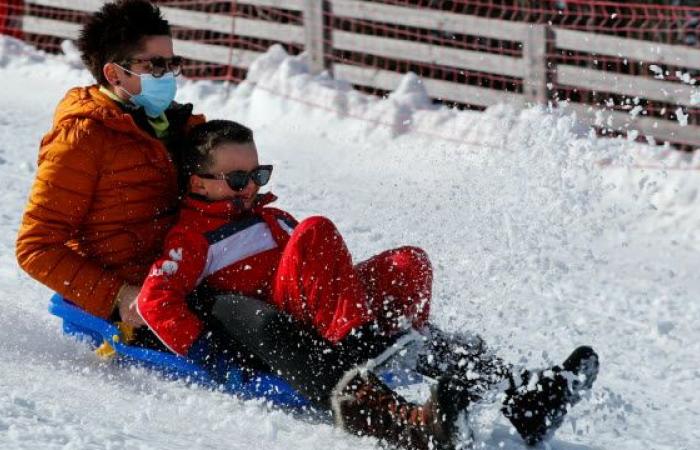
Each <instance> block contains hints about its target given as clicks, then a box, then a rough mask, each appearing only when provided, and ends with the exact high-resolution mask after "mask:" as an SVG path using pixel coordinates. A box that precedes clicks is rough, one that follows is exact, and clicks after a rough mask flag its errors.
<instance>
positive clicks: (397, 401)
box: [331, 369, 464, 450]
mask: <svg viewBox="0 0 700 450" xmlns="http://www.w3.org/2000/svg"><path fill="white" fill-rule="evenodd" d="M443 391H444V389H441V387H440V385H439V384H438V385H437V386H435V387H434V389H433V390H432V392H431V398H430V399H429V400H428V401H427V402H426V403H425V404H423V405H417V404H415V403H410V402H408V401H406V400H405V399H404V398H403V397H401V396H400V395H398V394H397V393H395V392H394V391H392V390H391V389H390V388H389V387H387V386H386V385H385V384H383V383H382V382H381V381H380V380H379V378H377V377H376V376H375V375H374V374H373V373H371V372H368V371H361V370H360V369H353V370H352V371H349V372H348V373H347V374H346V375H345V376H344V377H343V379H342V380H341V381H340V382H339V383H338V386H336V389H335V390H334V392H333V396H332V400H331V406H332V408H333V415H334V419H335V422H336V424H337V425H338V426H340V427H341V428H343V429H345V430H347V431H349V432H351V433H355V434H357V435H360V436H373V437H376V438H378V439H381V440H384V441H386V442H388V443H389V444H391V445H396V446H398V447H401V448H404V449H410V450H429V449H431V450H455V449H458V448H464V447H460V446H459V445H458V443H457V442H456V440H457V434H458V432H457V429H456V422H457V419H458V411H457V410H456V408H455V407H454V406H453V405H452V404H451V402H450V399H449V396H448V395H445V393H444V392H443Z"/></svg>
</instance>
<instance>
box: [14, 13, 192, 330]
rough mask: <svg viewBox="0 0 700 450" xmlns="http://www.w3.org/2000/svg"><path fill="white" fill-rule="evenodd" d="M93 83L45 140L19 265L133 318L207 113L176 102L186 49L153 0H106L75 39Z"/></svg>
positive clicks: (71, 96) (66, 292)
mask: <svg viewBox="0 0 700 450" xmlns="http://www.w3.org/2000/svg"><path fill="white" fill-rule="evenodd" d="M78 45H79V48H80V51H81V53H82V59H83V61H84V63H85V65H86V66H87V68H88V69H89V70H90V72H91V73H92V75H93V76H94V77H95V79H96V80H97V83H98V84H97V85H93V86H89V87H77V88H73V89H71V90H70V91H68V93H67V94H66V96H65V97H64V98H63V100H61V102H60V103H59V105H58V107H57V109H56V114H55V117H54V123H53V128H52V129H51V131H49V132H48V133H47V134H46V135H45V136H44V138H43V139H42V142H41V149H40V152H39V167H38V172H37V176H36V180H35V182H34V186H33V188H32V192H31V194H30V196H29V203H28V206H27V208H26V210H25V213H24V218H23V220H22V224H21V227H20V231H19V237H18V239H17V259H18V261H19V264H20V266H21V267H22V268H23V269H24V270H26V271H27V273H29V274H30V275H31V276H32V277H34V278H36V279H37V280H38V281H39V282H41V283H43V284H45V285H47V286H48V287H49V288H51V289H53V290H54V291H56V292H58V293H59V294H61V295H62V296H64V297H65V298H67V299H69V300H70V301H71V302H73V303H75V304H76V305H78V306H79V307H81V308H83V309H84V310H86V311H87V312H89V313H91V314H94V315H96V316H99V317H102V318H112V319H114V318H117V316H118V317H119V318H120V319H121V320H122V321H123V322H126V323H128V324H131V325H140V324H142V321H141V319H140V317H139V316H138V314H136V313H135V303H134V300H135V298H136V295H137V294H138V291H139V289H140V285H141V283H142V281H143V279H144V278H145V276H146V273H147V271H148V268H149V266H150V264H151V263H152V262H153V260H154V259H155V258H156V256H158V254H159V252H160V248H161V246H162V241H163V237H164V235H165V232H166V231H167V230H168V228H169V227H170V226H171V224H172V223H173V221H174V219H175V212H176V206H177V203H178V192H179V188H178V180H177V170H176V166H175V164H176V163H177V162H178V161H179V159H180V152H179V150H178V147H177V143H178V142H180V141H182V137H183V135H184V134H185V132H186V130H187V129H188V128H189V127H191V126H193V125H194V124H197V123H201V122H203V121H204V118H203V117H202V116H194V115H192V105H180V104H177V103H174V102H173V99H174V97H175V89H176V87H175V79H174V77H175V76H177V75H178V74H179V73H180V68H181V66H180V64H181V58H179V57H177V56H175V55H174V54H173V46H172V39H171V37H170V26H169V25H168V22H167V21H165V20H164V19H163V18H162V17H161V16H160V13H159V11H158V9H157V8H155V7H153V6H152V5H151V4H150V3H148V2H146V1H122V2H118V3H111V4H106V5H105V6H104V7H103V8H102V9H101V10H100V11H99V12H97V13H95V14H94V15H93V16H92V18H91V20H90V21H89V23H88V24H87V25H86V26H85V28H84V29H83V31H82V34H81V36H80V40H79V41H78Z"/></svg>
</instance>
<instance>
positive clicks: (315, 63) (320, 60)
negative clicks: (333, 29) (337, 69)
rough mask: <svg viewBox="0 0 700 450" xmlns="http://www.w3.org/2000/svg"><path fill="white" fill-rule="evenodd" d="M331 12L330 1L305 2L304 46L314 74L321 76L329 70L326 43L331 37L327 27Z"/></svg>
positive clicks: (313, 0)
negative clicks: (326, 17) (328, 34)
mask: <svg viewBox="0 0 700 450" xmlns="http://www.w3.org/2000/svg"><path fill="white" fill-rule="evenodd" d="M329 11H330V4H329V1H328V0H304V41H305V42H304V46H305V50H306V52H307V54H308V55H309V62H310V64H311V73H313V74H319V73H321V72H323V71H324V70H326V68H327V66H326V64H327V60H326V48H327V44H326V43H327V42H328V40H329V39H328V38H329V36H327V32H326V27H325V23H326V22H325V15H326V14H328V12H329Z"/></svg>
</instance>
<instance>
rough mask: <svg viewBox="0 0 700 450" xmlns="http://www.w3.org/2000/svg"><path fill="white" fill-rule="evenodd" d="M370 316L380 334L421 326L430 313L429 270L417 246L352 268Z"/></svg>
mask: <svg viewBox="0 0 700 450" xmlns="http://www.w3.org/2000/svg"><path fill="white" fill-rule="evenodd" d="M355 269H356V270H357V272H358V274H359V276H360V280H361V281H362V283H363V285H364V286H365V289H366V290H367V295H368V297H369V302H370V307H371V308H372V313H373V315H374V316H375V317H376V319H377V321H378V323H379V325H380V327H381V328H382V329H383V330H384V331H394V330H396V329H397V328H401V327H402V326H403V327H405V325H406V324H411V325H413V327H414V328H421V327H423V325H425V323H426V321H427V320H428V315H429V314H430V296H431V291H432V284H433V269H432V266H431V265H430V260H429V259H428V255H427V254H426V253H425V252H424V251H423V250H421V249H420V248H417V247H401V248H397V249H394V250H388V251H385V252H383V253H380V254H379V255H377V256H374V257H372V258H370V259H368V260H367V261H363V262H361V263H359V264H357V265H356V266H355Z"/></svg>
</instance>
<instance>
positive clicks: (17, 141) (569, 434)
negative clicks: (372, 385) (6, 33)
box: [0, 38, 700, 450]
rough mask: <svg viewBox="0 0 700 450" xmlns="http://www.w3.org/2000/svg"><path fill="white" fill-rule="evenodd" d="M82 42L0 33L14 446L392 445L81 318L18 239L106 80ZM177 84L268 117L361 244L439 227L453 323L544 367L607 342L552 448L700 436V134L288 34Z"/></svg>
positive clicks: (440, 301) (239, 114)
mask: <svg viewBox="0 0 700 450" xmlns="http://www.w3.org/2000/svg"><path fill="white" fill-rule="evenodd" d="M65 52H66V55H65V56H48V55H44V54H41V53H40V52H37V51H36V50H34V49H32V48H30V47H27V46H25V45H23V44H21V43H19V42H18V41H14V40H10V39H7V38H0V105H2V106H1V107H0V174H1V175H2V176H0V183H1V185H0V196H2V197H1V200H2V202H1V203H0V205H2V206H1V207H0V252H1V253H0V254H1V255H2V258H0V292H1V294H2V295H1V297H0V298H2V300H1V302H2V311H3V313H2V315H0V448H27V449H29V448H31V449H34V448H129V449H131V448H163V449H175V448H232V449H243V448H250V447H252V446H257V447H259V448H266V449H268V448H269V449H283V448H284V449H287V448H299V449H313V448H318V449H322V448H324V449H325V448H340V449H342V448H368V449H369V448H376V443H375V442H374V441H372V440H371V439H359V438H355V437H349V436H346V435H344V434H343V433H342V432H340V431H338V430H335V429H333V428H332V427H331V426H330V425H329V424H328V423H326V422H324V421H319V420H317V419H312V418H309V417H293V415H292V414H290V413H288V412H284V411H279V410H275V409H270V408H269V407H267V406H266V405H264V404H261V403H260V402H243V401H240V400H237V399H235V398H232V397H230V396H226V395H224V394H221V393H217V392H209V391H205V390H203V389H198V388H193V387H189V386H186V385H185V384H184V383H179V382H169V381H163V380H161V379H159V378H158V377H157V376H155V375H153V374H151V373H148V372H146V371H143V370H138V369H123V368H118V367H113V366H110V365H108V364H103V363H100V362H99V361H97V360H96V358H95V357H94V356H93V355H92V354H91V353H90V352H89V351H88V350H87V349H86V348H85V347H83V346H82V345H81V344H78V343H75V342H73V341H71V340H70V339H68V338H65V337H64V336H62V335H61V332H60V326H59V323H58V321H57V320H55V319H53V318H51V317H50V316H49V315H48V313H47V312H46V306H47V301H48V297H49V292H48V290H47V289H46V288H44V287H41V286H39V285H37V284H36V283H35V282H33V281H32V280H31V279H29V278H28V277H27V276H26V275H25V274H24V273H23V272H22V271H21V270H20V269H19V268H18V267H17V265H16V262H15V258H14V239H15V236H16V232H17V226H18V222H19V220H20V216H21V212H22V209H23V207H24V202H25V200H26V196H27V193H28V190H29V188H30V186H31V182H32V179H33V175H34V172H35V161H36V155H37V148H38V142H39V140H40V139H41V136H42V134H43V133H44V132H46V131H47V130H48V129H49V127H50V123H51V117H52V112H53V108H54V107H55V105H56V103H57V102H58V100H59V99H60V97H61V96H62V95H63V93H64V92H65V91H66V90H67V89H68V88H70V87H72V86H74V85H79V84H87V83H89V82H90V77H89V75H88V74H87V73H86V72H85V71H83V70H82V69H81V68H80V67H81V66H80V62H79V58H77V55H76V54H75V50H74V49H72V48H71V47H70V46H69V45H66V46H65ZM178 100H180V101H191V102H194V103H195V105H196V109H197V110H198V111H200V112H203V113H205V114H207V116H208V117H210V118H229V119H234V120H239V121H242V122H243V123H246V124H249V125H251V126H252V127H253V128H254V130H255V132H256V136H257V140H258V143H259V149H260V151H261V159H262V161H265V162H270V163H273V164H275V165H276V169H275V177H274V182H273V183H272V187H271V189H272V190H273V191H274V192H275V193H277V194H278V195H279V196H280V201H279V206H280V207H282V208H285V209H287V210H289V211H291V212H292V213H293V214H295V215H296V216H297V217H299V218H302V217H304V216H308V215H310V214H317V213H321V214H325V215H327V216H329V217H331V218H332V219H333V220H334V221H335V222H336V223H337V224H338V226H339V228H340V230H341V231H342V232H343V234H344V235H345V236H346V238H347V240H348V244H349V246H350V249H351V251H352V252H353V254H354V255H355V256H356V258H357V259H361V258H365V257H368V256H370V255H372V254H373V253H375V252H378V251H379V250H381V249H385V248H388V247H392V246H398V245H403V244H412V245H419V246H422V247H423V248H425V249H426V250H427V251H428V253H429V254H430V255H431V258H432V260H433V264H434V266H435V269H436V274H435V284H434V291H435V299H434V308H433V317H434V320H435V322H437V323H439V324H440V325H442V326H444V327H446V328H449V329H468V330H473V331H476V332H478V333H481V334H482V335H483V336H484V337H485V338H486V340H487V342H489V343H490V344H491V345H492V346H494V347H495V348H497V349H498V351H499V352H500V353H501V354H502V355H503V356H505V357H507V358H509V359H511V360H513V361H515V362H519V363H523V364H527V365H529V366H533V367H536V366H541V365H548V364H552V363H556V362H560V361H561V360H562V359H563V358H564V357H565V356H566V355H567V354H568V352H569V351H570V350H571V349H572V348H573V347H574V346H576V345H579V344H583V343H589V344H591V345H593V346H594V347H595V348H597V349H598V350H599V352H600V354H601V359H602V372H601V375H600V377H599V381H598V384H597V385H596V387H595V389H594V391H593V393H592V394H591V396H590V397H589V398H588V399H587V400H585V401H584V402H583V403H582V404H580V405H579V406H578V407H577V408H576V409H575V411H573V413H572V414H571V417H570V419H569V420H568V421H567V423H566V424H565V425H564V426H563V427H562V429H561V430H560V431H559V433H558V435H557V438H556V439H555V440H554V441H552V442H551V443H550V444H551V447H552V448H557V449H566V450H574V449H630V450H632V449H640V448H645V449H647V448H651V449H666V448H668V449H696V448H700V431H699V430H698V429H697V424H698V423H700V364H699V363H700V326H699V325H700V275H699V274H700V269H698V268H699V267H700V208H699V207H698V206H699V205H698V188H699V187H700V172H699V171H697V170H690V169H692V168H697V167H700V152H698V156H696V157H695V159H694V160H693V158H692V157H688V156H683V155H681V154H679V153H676V152H674V151H672V150H670V149H663V148H661V147H651V146H647V145H641V144H637V143H633V142H627V141H625V140H606V139H600V138H596V137H595V136H594V135H593V134H592V133H590V132H589V130H587V129H585V128H583V127H581V126H580V125H578V124H577V122H576V120H575V118H573V117H570V116H567V115H566V114H564V113H562V112H548V111H544V110H541V109H538V108H533V109H527V110H524V111H519V110H516V109H513V108H510V107H508V106H498V107H493V108H490V109H489V110H487V111H486V112H485V113H475V112H469V111H462V112H459V111H454V110H449V109H444V108H442V109H441V108H436V107H434V106H431V105H430V102H429V101H428V99H427V96H426V95H425V92H424V91H423V90H422V87H421V85H420V83H419V81H418V80H417V79H416V78H415V77H413V76H411V75H407V76H406V77H405V79H404V82H403V84H402V86H401V87H400V88H399V89H398V90H397V92H395V93H393V94H392V95H391V96H389V97H388V98H387V99H381V100H380V99H376V98H372V97H367V96H364V95H361V94H359V93H357V92H354V91H352V90H351V89H350V87H349V86H348V85H347V84H345V83H342V82H338V81H334V80H331V79H330V78H328V77H323V76H321V77H313V76H311V75H309V74H308V71H307V68H306V64H305V63H304V60H303V58H300V57H289V56H287V55H286V54H284V52H283V51H282V50H281V49H280V48H274V47H273V48H272V49H271V50H270V51H269V52H268V53H267V54H266V55H264V56H263V57H261V58H260V59H259V60H258V61H257V62H256V63H255V65H254V66H253V68H252V69H251V71H250V74H249V78H248V80H246V81H245V82H244V83H242V84H241V85H239V86H231V85H224V84H219V83H211V82H188V81H184V82H183V83H182V85H181V86H180V90H179V94H178ZM648 166H653V167H654V169H645V168H644V167H648ZM476 421H477V424H478V430H477V431H478V436H479V439H480V442H481V444H482V446H483V448H511V449H521V448H524V447H523V446H522V445H521V444H520V443H519V441H518V439H517V438H516V437H514V436H512V434H511V432H510V430H509V427H508V425H507V423H506V421H505V420H504V419H502V418H500V417H499V414H498V407H497V405H487V406H484V407H483V408H481V409H480V410H479V411H478V415H477V416H476Z"/></svg>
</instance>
